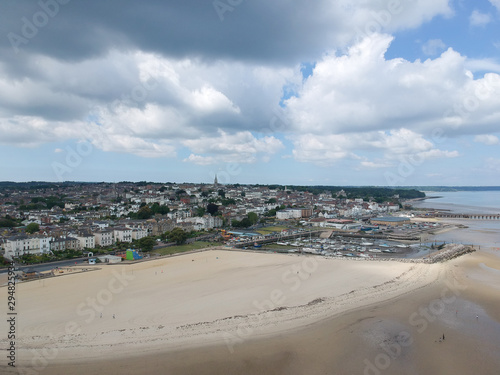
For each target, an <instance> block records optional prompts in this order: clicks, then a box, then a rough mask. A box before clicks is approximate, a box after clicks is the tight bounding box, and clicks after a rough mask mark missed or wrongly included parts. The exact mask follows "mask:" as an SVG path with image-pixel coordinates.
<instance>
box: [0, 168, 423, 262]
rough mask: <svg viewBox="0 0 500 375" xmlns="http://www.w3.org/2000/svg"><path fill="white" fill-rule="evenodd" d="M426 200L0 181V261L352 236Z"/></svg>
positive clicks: (358, 193) (410, 194)
mask: <svg viewBox="0 0 500 375" xmlns="http://www.w3.org/2000/svg"><path fill="white" fill-rule="evenodd" d="M370 194H371V195H370ZM423 197H425V194H423V193H421V192H418V191H416V190H411V189H406V190H404V189H398V190H395V189H385V188H332V187H286V186H279V185H269V186H267V185H265V186H264V185H239V184H235V185H223V184H219V183H218V182H217V176H215V179H214V182H213V183H212V184H193V183H183V184H178V183H165V184H162V183H148V182H120V183H77V182H67V183H41V182H37V183H22V184H16V183H1V184H0V245H1V255H2V257H3V258H4V259H2V261H4V263H6V262H7V261H12V260H20V261H22V262H26V263H38V262H43V261H49V260H56V259H61V258H62V259H69V258H71V257H77V256H80V257H81V256H82V255H88V253H89V252H97V253H99V252H102V253H106V252H110V251H113V252H114V251H119V250H126V249H129V248H133V249H134V250H137V251H142V252H147V251H151V250H152V249H153V248H154V249H161V248H166V247H168V246H172V245H175V244H177V245H179V244H182V243H185V242H195V241H214V242H217V241H218V242H225V243H229V244H234V243H235V238H236V237H237V236H240V235H241V236H242V237H244V236H245V232H249V233H253V234H257V233H258V232H252V231H254V230H258V229H259V228H264V229H265V228H271V230H269V231H268V233H267V234H270V235H276V233H277V232H279V231H283V230H284V229H289V228H302V229H304V228H311V227H315V228H319V229H320V228H331V229H335V230H344V231H351V232H352V231H359V230H361V229H363V228H364V227H365V226H366V225H369V224H387V223H383V220H389V221H393V222H394V223H396V224H398V222H401V223H408V222H409V219H408V217H404V215H403V217H402V218H401V217H399V216H401V215H399V212H400V210H401V209H402V208H403V207H404V205H405V204H406V202H408V201H409V200H411V199H421V198H423ZM384 218H385V219H384ZM377 220H378V221H377ZM380 220H382V222H381V221H380ZM389 224H391V223H389ZM373 228H374V227H372V229H373ZM264 233H266V232H265V231H264ZM250 240H253V237H250Z"/></svg>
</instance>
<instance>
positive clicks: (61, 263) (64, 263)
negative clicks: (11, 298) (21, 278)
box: [0, 258, 87, 273]
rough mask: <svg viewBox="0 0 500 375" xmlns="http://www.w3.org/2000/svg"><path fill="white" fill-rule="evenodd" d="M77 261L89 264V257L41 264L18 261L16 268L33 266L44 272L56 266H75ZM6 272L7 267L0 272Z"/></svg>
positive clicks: (22, 268) (78, 264)
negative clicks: (20, 262)
mask: <svg viewBox="0 0 500 375" xmlns="http://www.w3.org/2000/svg"><path fill="white" fill-rule="evenodd" d="M75 262H76V265H77V266H81V265H84V264H87V258H77V259H70V260H61V261H58V262H50V263H41V264H34V265H19V264H17V263H16V270H25V269H28V268H33V269H34V270H35V271H37V272H44V271H50V270H51V269H53V268H56V267H68V266H74V265H75ZM5 272H7V268H5V269H2V270H0V273H5Z"/></svg>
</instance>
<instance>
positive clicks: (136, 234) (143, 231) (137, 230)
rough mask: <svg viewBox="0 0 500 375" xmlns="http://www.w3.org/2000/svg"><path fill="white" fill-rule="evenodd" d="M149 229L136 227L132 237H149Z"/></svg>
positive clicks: (137, 238)
mask: <svg viewBox="0 0 500 375" xmlns="http://www.w3.org/2000/svg"><path fill="white" fill-rule="evenodd" d="M147 236H148V231H147V229H143V228H134V229H132V239H134V240H140V239H141V238H144V237H147Z"/></svg>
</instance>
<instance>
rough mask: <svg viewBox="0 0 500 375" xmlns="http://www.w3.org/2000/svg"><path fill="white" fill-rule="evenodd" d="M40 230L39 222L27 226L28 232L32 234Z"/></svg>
mask: <svg viewBox="0 0 500 375" xmlns="http://www.w3.org/2000/svg"><path fill="white" fill-rule="evenodd" d="M39 230H40V225H38V224H37V223H30V224H28V225H27V226H26V233H29V234H32V233H35V232H38V231H39Z"/></svg>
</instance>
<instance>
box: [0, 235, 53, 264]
mask: <svg viewBox="0 0 500 375" xmlns="http://www.w3.org/2000/svg"><path fill="white" fill-rule="evenodd" d="M50 240H51V238H50V237H43V236H26V235H19V236H12V237H8V238H6V239H5V243H4V248H5V253H4V257H5V258H6V259H9V260H12V259H13V258H15V257H20V256H23V255H25V254H34V255H40V254H45V253H48V252H49V251H50Z"/></svg>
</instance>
